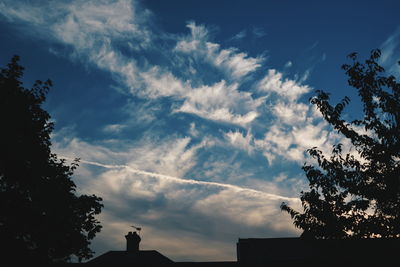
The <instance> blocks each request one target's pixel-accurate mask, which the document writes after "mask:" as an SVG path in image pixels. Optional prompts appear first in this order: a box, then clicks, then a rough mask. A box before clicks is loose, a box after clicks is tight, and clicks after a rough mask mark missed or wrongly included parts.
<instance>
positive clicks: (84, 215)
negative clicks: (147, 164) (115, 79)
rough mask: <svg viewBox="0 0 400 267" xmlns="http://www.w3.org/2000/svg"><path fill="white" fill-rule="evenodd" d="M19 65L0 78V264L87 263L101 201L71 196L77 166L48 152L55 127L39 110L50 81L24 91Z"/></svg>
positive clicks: (14, 62) (14, 61)
mask: <svg viewBox="0 0 400 267" xmlns="http://www.w3.org/2000/svg"><path fill="white" fill-rule="evenodd" d="M18 60H19V58H18V57H17V56H15V57H13V58H12V60H11V63H9V64H8V67H6V68H4V69H1V72H0V123H1V130H0V132H1V138H0V242H1V249H0V251H1V255H2V256H1V258H0V262H1V263H0V264H3V263H4V262H8V264H9V265H15V266H20V265H19V264H21V263H24V262H25V263H29V264H30V266H40V265H36V264H37V263H40V264H41V265H42V266H43V265H47V264H51V263H54V262H60V261H61V262H62V261H66V260H68V258H69V257H70V256H71V255H76V256H77V257H79V258H89V257H90V256H91V255H92V254H93V252H92V251H91V250H90V249H89V247H88V245H89V244H90V240H91V239H93V238H94V236H95V234H96V233H97V232H99V231H100V228H101V226H100V224H99V221H98V220H96V219H95V215H96V214H99V213H100V211H101V208H102V206H103V205H102V204H101V203H100V202H101V198H99V197H96V196H95V195H91V196H87V195H80V196H77V195H76V194H75V184H74V182H73V181H72V180H71V176H72V174H73V171H74V169H75V168H76V167H77V166H78V163H77V160H75V162H74V163H72V164H71V165H70V166H68V165H66V164H65V161H64V160H62V159H61V160H60V159H58V158H57V155H56V154H54V153H51V150H50V146H51V143H50V134H51V132H52V130H53V123H52V122H50V121H49V120H50V115H49V114H48V113H47V112H46V111H45V110H43V109H42V104H43V102H44V101H45V100H46V94H47V92H48V90H49V89H50V87H51V86H52V84H51V81H50V80H48V81H46V82H42V81H36V82H35V84H34V85H33V87H32V89H26V88H24V87H23V86H22V82H21V79H22V75H23V67H21V66H20V65H19V64H18ZM9 265H7V266H9Z"/></svg>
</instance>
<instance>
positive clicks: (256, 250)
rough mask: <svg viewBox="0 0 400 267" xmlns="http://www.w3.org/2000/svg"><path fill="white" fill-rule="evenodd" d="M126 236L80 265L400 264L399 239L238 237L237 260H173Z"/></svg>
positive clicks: (134, 235) (132, 235)
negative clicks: (122, 244) (120, 245)
mask: <svg viewBox="0 0 400 267" xmlns="http://www.w3.org/2000/svg"><path fill="white" fill-rule="evenodd" d="M125 238H126V251H109V252H106V253H104V254H102V255H100V256H98V257H96V258H94V259H92V260H90V261H88V262H86V263H83V265H84V266H93V267H128V266H129V267H142V266H154V267H157V266H160V267H163V266H180V267H234V266H238V267H241V266H246V267H247V266H248V267H259V266H271V267H275V266H279V267H291V266H293V267H303V266H304V267H306V266H307V267H322V266H323V267H326V266H332V267H333V266H340V267H347V266H348V267H350V266H351V267H358V266H359V267H361V266H362V267H366V266H371V267H372V266H376V267H378V266H379V267H380V266H385V267H386V266H400V263H399V262H396V260H397V258H398V250H399V248H400V239H378V238H376V239H358V240H352V239H347V240H310V239H302V238H239V241H238V243H237V261H220V262H174V261H172V260H170V259H169V258H167V257H165V256H164V255H162V254H161V253H159V252H157V251H155V250H139V243H140V241H141V238H140V236H139V235H138V234H137V233H136V232H129V233H128V234H127V235H126V236H125ZM73 265H74V266H78V265H79V266H80V265H81V264H73Z"/></svg>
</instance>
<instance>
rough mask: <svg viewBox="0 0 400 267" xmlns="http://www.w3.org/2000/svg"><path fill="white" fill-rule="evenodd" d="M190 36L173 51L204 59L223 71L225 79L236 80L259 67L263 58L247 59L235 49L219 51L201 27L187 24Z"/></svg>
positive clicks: (181, 41)
mask: <svg viewBox="0 0 400 267" xmlns="http://www.w3.org/2000/svg"><path fill="white" fill-rule="evenodd" d="M187 27H188V28H189V29H190V33H191V34H190V35H189V36H185V37H183V38H181V40H180V41H178V43H177V45H176V47H175V50H176V51H179V52H182V53H186V54H188V55H190V56H193V57H194V58H197V59H198V58H201V59H206V60H207V61H208V62H209V63H210V64H212V65H213V66H215V67H217V68H218V69H220V70H222V71H224V72H225V73H226V75H227V77H230V78H231V79H234V80H238V79H240V78H243V77H244V76H246V75H248V74H249V73H251V72H254V71H255V70H256V69H258V68H259V67H260V66H261V63H262V61H263V60H264V58H263V57H261V56H260V57H256V58H254V57H249V56H248V55H247V54H246V53H244V52H238V50H237V49H236V48H227V49H221V48H220V45H219V44H217V43H213V42H209V41H208V37H209V33H208V31H207V29H206V28H205V27H204V26H202V25H196V24H195V23H194V22H190V23H188V24H187Z"/></svg>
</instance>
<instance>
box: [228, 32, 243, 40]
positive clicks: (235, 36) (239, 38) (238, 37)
mask: <svg viewBox="0 0 400 267" xmlns="http://www.w3.org/2000/svg"><path fill="white" fill-rule="evenodd" d="M246 35H247V31H246V30H243V31H240V32H238V33H237V34H235V35H234V36H233V37H231V38H229V41H237V40H241V39H243V38H245V37H246Z"/></svg>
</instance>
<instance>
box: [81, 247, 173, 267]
mask: <svg viewBox="0 0 400 267" xmlns="http://www.w3.org/2000/svg"><path fill="white" fill-rule="evenodd" d="M173 263H174V262H173V261H172V260H170V259H169V258H167V257H165V256H164V255H162V254H161V253H159V252H158V251H156V250H141V251H137V252H131V251H109V252H106V253H104V254H103V255H100V256H98V257H96V258H94V259H92V260H90V261H88V262H87V263H86V265H89V266H99V267H103V266H113V267H114V266H116V267H117V266H118V267H122V266H130V267H135V266H138V267H139V266H168V265H172V264H173Z"/></svg>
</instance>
